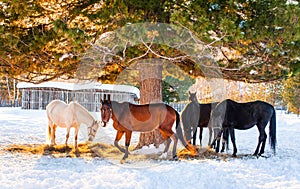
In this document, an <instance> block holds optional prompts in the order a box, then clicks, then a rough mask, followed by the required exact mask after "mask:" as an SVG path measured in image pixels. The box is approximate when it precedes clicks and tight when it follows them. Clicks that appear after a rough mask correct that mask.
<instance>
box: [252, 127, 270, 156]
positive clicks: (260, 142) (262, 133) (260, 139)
mask: <svg viewBox="0 0 300 189" xmlns="http://www.w3.org/2000/svg"><path fill="white" fill-rule="evenodd" d="M262 125H263V124H260V123H259V124H257V127H258V130H259V137H258V144H257V147H256V150H255V152H254V154H253V155H255V156H257V155H261V154H263V153H264V151H265V145H266V140H267V134H266V132H265V127H262ZM265 125H267V124H265ZM260 145H261V148H260ZM259 148H260V152H259V153H258V151H259Z"/></svg>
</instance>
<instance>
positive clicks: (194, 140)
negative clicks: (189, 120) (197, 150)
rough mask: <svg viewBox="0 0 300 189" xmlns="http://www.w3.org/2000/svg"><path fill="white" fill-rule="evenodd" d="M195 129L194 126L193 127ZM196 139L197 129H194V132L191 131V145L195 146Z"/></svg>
mask: <svg viewBox="0 0 300 189" xmlns="http://www.w3.org/2000/svg"><path fill="white" fill-rule="evenodd" d="M195 127H196V126H195ZM193 130H194V129H193ZM196 138H197V127H196V129H195V131H193V145H194V146H195V145H196Z"/></svg>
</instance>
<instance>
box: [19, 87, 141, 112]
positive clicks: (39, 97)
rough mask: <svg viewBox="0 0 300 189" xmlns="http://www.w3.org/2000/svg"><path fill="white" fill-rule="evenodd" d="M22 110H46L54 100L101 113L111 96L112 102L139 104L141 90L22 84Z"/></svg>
mask: <svg viewBox="0 0 300 189" xmlns="http://www.w3.org/2000/svg"><path fill="white" fill-rule="evenodd" d="M17 88H18V89H19V90H20V92H21V95H22V100H21V107H22V109H45V108H46V106H47V105H48V104H49V102H51V101H52V100H54V99H60V100H63V101H65V102H66V103H69V102H70V101H72V100H75V101H77V102H78V103H80V104H81V105H83V106H84V107H85V108H87V109H88V110H89V111H94V112H97V111H99V104H100V100H101V99H103V98H104V94H106V95H108V94H110V96H111V100H114V101H118V102H124V101H127V102H132V103H138V99H139V98H140V92H139V89H138V88H136V87H133V86H129V85H111V84H101V83H98V82H90V81H89V82H77V83H70V82H54V81H53V82H44V83H41V84H33V83H25V82H20V83H18V85H17Z"/></svg>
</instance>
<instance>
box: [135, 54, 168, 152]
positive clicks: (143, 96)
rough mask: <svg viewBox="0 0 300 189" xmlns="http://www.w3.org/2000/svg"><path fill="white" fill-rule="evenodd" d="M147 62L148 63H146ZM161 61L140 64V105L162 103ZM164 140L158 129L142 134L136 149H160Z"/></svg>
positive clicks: (155, 60)
mask: <svg viewBox="0 0 300 189" xmlns="http://www.w3.org/2000/svg"><path fill="white" fill-rule="evenodd" d="M146 61H147V62H146ZM159 61H161V60H158V59H154V60H153V59H151V60H145V61H143V62H140V63H139V68H140V104H150V103H157V102H162V64H161V63H160V62H159ZM163 142H164V139H163V137H162V135H161V133H160V132H159V130H158V129H156V130H154V131H152V132H148V133H140V139H139V143H138V145H137V146H136V147H135V149H140V148H142V147H143V146H149V145H150V144H154V146H155V147H157V148H158V147H159V145H160V144H162V143H163Z"/></svg>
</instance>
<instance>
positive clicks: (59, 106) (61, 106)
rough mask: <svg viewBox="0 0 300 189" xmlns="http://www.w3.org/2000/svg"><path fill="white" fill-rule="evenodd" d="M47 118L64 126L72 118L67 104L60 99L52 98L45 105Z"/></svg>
mask: <svg viewBox="0 0 300 189" xmlns="http://www.w3.org/2000/svg"><path fill="white" fill-rule="evenodd" d="M46 112H47V116H48V119H49V120H51V121H52V122H53V123H54V124H56V125H58V126H60V127H66V124H67V122H70V121H69V120H71V119H73V117H72V116H71V115H70V109H69V106H68V104H66V103H65V102H64V101H61V100H53V101H51V102H50V103H49V104H48V105H47V106H46Z"/></svg>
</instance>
